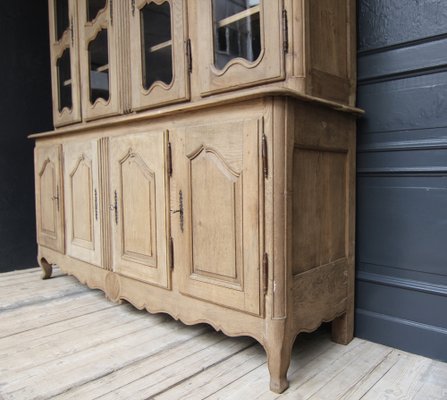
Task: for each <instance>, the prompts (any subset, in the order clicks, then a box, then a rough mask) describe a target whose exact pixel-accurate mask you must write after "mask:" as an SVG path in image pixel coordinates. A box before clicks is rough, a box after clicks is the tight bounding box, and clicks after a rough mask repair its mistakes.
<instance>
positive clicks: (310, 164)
mask: <svg viewBox="0 0 447 400" xmlns="http://www.w3.org/2000/svg"><path fill="white" fill-rule="evenodd" d="M293 112H294V114H295V122H296V123H295V132H294V146H293V166H292V210H291V211H292V216H291V224H292V227H291V231H292V235H291V275H292V293H293V294H292V298H293V305H292V311H293V315H294V317H295V321H294V323H295V324H297V328H298V330H299V331H302V330H305V331H309V330H313V329H315V328H317V327H318V326H319V324H321V322H323V321H332V320H334V319H335V318H337V317H339V316H340V315H342V314H345V317H343V320H344V323H343V324H342V323H339V322H336V323H335V326H336V328H335V329H334V325H333V334H334V336H335V338H336V340H337V341H342V342H344V343H346V342H348V341H349V340H350V338H352V334H353V302H354V238H355V236H354V235H355V232H354V231H355V117H354V116H350V115H348V114H344V113H340V112H337V111H333V110H329V109H324V108H322V107H317V106H313V105H306V104H298V103H297V104H296V106H295V107H294V109H293ZM309 305H312V307H310V306H309ZM338 338H340V339H338ZM342 338H343V339H342Z"/></svg>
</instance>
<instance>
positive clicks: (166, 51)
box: [129, 0, 189, 110]
mask: <svg viewBox="0 0 447 400" xmlns="http://www.w3.org/2000/svg"><path fill="white" fill-rule="evenodd" d="M129 4H130V7H131V10H130V16H131V17H130V22H131V23H130V35H131V38H132V40H131V43H130V47H131V73H132V108H133V109H134V110H141V109H144V108H150V107H155V106H159V105H164V104H170V103H175V102H179V101H184V100H187V99H189V73H188V67H187V59H186V58H187V57H186V43H187V42H186V40H187V32H186V5H185V2H184V0H133V1H132V2H131V3H129Z"/></svg>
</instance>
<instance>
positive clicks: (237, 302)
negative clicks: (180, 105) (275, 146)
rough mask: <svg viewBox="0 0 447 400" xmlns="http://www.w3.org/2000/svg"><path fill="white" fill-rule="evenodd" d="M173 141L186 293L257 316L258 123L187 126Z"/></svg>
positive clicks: (178, 243)
mask: <svg viewBox="0 0 447 400" xmlns="http://www.w3.org/2000/svg"><path fill="white" fill-rule="evenodd" d="M171 141H172V143H173V151H174V156H173V167H174V168H173V169H174V175H173V176H174V178H175V189H174V190H175V191H176V192H178V194H177V193H173V194H172V198H173V199H174V195H176V196H178V198H179V200H178V202H179V205H178V209H179V210H180V212H174V214H173V216H172V227H173V228H172V229H173V236H174V244H175V249H176V256H175V271H178V272H177V273H178V274H179V281H180V290H181V292H182V293H184V294H187V295H190V296H193V297H196V298H200V299H203V300H206V301H210V302H213V303H216V304H220V305H223V306H226V307H230V308H233V309H237V310H242V311H245V312H249V313H252V314H255V315H259V314H260V313H261V312H262V304H261V287H260V285H261V276H260V271H261V267H260V260H261V251H262V248H263V245H262V243H261V228H260V227H261V226H262V224H261V221H262V218H263V210H262V204H263V202H262V198H261V197H260V196H261V193H262V182H263V180H262V173H261V170H260V168H261V163H260V161H259V160H260V154H259V151H260V145H259V144H260V143H259V142H260V133H259V121H258V120H249V121H236V122H227V123H221V124H212V123H210V124H207V125H202V126H196V127H189V128H186V129H183V130H177V131H176V132H174V134H173V136H172V138H171ZM174 203H175V201H174ZM174 206H175V207H177V206H176V205H174ZM174 211H176V210H174Z"/></svg>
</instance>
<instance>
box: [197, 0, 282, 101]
mask: <svg viewBox="0 0 447 400" xmlns="http://www.w3.org/2000/svg"><path fill="white" fill-rule="evenodd" d="M197 17H198V21H197V25H196V29H197V33H198V37H199V40H198V43H197V46H198V59H199V63H198V69H199V73H200V76H201V82H200V92H201V94H202V95H206V94H210V93H216V92H221V91H225V90H230V89H234V88H236V87H237V88H239V87H244V86H251V85H254V84H260V83H265V82H269V81H275V80H280V79H283V78H284V56H283V48H282V31H281V29H280V27H281V20H282V1H270V0H269V1H267V0H264V1H262V0H211V1H205V2H203V4H202V3H201V4H200V7H198V9H197ZM200 38H205V39H204V40H201V39H200Z"/></svg>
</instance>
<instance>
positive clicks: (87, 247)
mask: <svg viewBox="0 0 447 400" xmlns="http://www.w3.org/2000/svg"><path fill="white" fill-rule="evenodd" d="M63 154H64V182H65V185H64V186H65V189H64V190H65V215H66V241H67V254H68V255H69V256H71V257H74V258H77V259H79V260H82V261H85V262H88V263H90V264H94V265H96V266H101V265H102V262H101V261H102V260H101V251H102V247H101V199H100V196H101V192H100V186H99V166H98V142H97V141H86V142H80V143H68V144H64V146H63Z"/></svg>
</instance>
